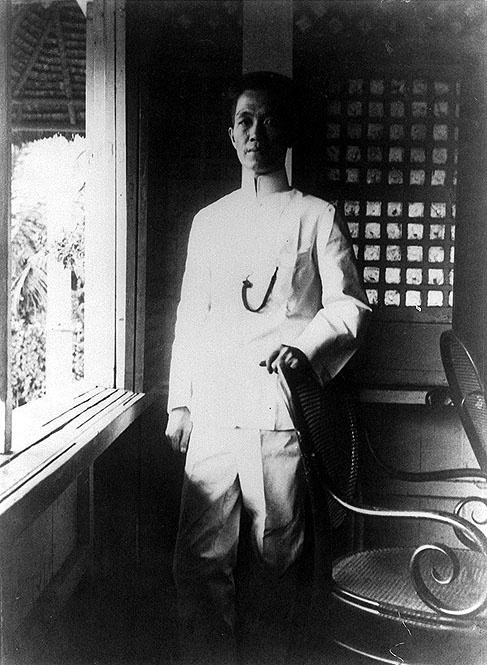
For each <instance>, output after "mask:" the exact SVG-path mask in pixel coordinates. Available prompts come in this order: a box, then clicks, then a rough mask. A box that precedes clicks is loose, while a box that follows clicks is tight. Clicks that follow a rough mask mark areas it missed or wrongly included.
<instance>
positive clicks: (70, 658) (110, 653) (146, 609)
mask: <svg viewBox="0 0 487 665" xmlns="http://www.w3.org/2000/svg"><path fill="white" fill-rule="evenodd" d="M272 619H273V622H272V621H271V623H270V624H269V626H268V631H267V632H265V633H262V634H264V635H265V639H267V638H269V639H270V640H272V639H276V640H277V641H280V640H281V638H282V629H281V628H280V627H279V616H277V615H273V617H272ZM176 631H177V622H176V592H175V587H174V583H173V581H172V576H171V560H170V556H169V553H167V552H165V553H164V552H163V553H162V554H161V555H154V556H153V557H152V558H151V560H150V561H147V560H146V561H145V562H144V564H143V565H142V566H141V567H139V569H137V568H136V567H128V568H126V569H125V570H123V569H119V570H115V571H113V570H112V571H107V567H106V566H105V570H104V574H103V576H101V577H100V578H99V579H95V581H94V582H93V583H90V580H88V579H86V580H84V581H83V583H82V584H81V586H80V587H79V589H78V590H77V592H76V593H75V595H74V596H73V597H72V599H71V600H70V602H69V603H68V605H67V606H66V607H65V608H64V610H63V611H62V612H61V613H60V615H59V616H58V617H57V618H56V620H55V621H54V622H53V624H52V626H51V628H50V630H49V633H48V635H47V637H46V636H43V637H42V639H40V640H39V641H37V643H36V641H35V640H34V641H33V642H32V644H31V645H30V649H29V653H28V654H26V653H24V654H23V655H22V658H19V659H18V660H17V661H14V662H12V663H9V664H8V665H183V664H182V663H181V662H180V660H179V658H178V649H177V640H176ZM279 633H281V635H280V634H279ZM260 639H261V640H262V637H261V638H260ZM249 640H250V641H249V643H250V644H251V646H252V655H249V654H247V655H246V656H244V657H243V659H242V665H361V663H360V662H359V661H358V660H356V659H355V658H354V657H353V656H348V655H345V654H343V653H334V652H333V653H332V651H331V650H330V649H329V648H326V649H325V651H326V653H323V654H322V655H320V656H319V657H318V658H316V657H315V658H312V659H309V658H308V657H299V658H298V657H293V656H289V655H286V653H285V652H284V651H283V650H282V649H279V648H278V649H274V648H273V646H272V645H271V646H269V644H263V643H259V637H258V635H257V634H256V635H255V638H254V636H253V635H250V636H249Z"/></svg>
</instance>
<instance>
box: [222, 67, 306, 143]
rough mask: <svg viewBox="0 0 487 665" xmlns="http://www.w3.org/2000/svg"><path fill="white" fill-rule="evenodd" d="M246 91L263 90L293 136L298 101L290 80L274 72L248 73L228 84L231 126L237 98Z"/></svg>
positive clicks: (293, 85)
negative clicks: (274, 101)
mask: <svg viewBox="0 0 487 665" xmlns="http://www.w3.org/2000/svg"><path fill="white" fill-rule="evenodd" d="M246 90H265V91H266V92H268V93H269V94H271V95H272V97H274V98H275V100H276V101H277V107H278V109H279V112H280V113H281V114H282V117H283V118H284V119H285V120H286V121H287V123H288V124H289V127H290V130H291V135H292V136H293V135H294V131H295V126H296V121H297V117H298V99H297V97H298V96H297V92H296V87H295V84H294V82H293V80H292V79H290V78H289V77H288V76H284V75H283V74H277V73H276V72H266V71H263V72H248V73H247V74H243V76H241V77H240V78H239V79H237V80H236V81H234V82H233V83H231V84H230V86H229V88H228V99H229V103H230V115H231V121H232V124H233V122H234V120H235V109H236V108H237V102H238V100H239V97H240V96H241V95H242V94H243V93H244V92H245V91H246Z"/></svg>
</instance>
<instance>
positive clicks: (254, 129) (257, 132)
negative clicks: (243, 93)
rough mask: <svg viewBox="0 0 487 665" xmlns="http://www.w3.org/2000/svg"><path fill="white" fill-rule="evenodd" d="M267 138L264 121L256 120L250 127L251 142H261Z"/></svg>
mask: <svg viewBox="0 0 487 665" xmlns="http://www.w3.org/2000/svg"><path fill="white" fill-rule="evenodd" d="M263 136H265V125H264V123H263V121H262V120H259V119H258V118H257V119H256V120H254V122H253V123H252V126H251V127H250V132H249V138H250V139H251V140H254V141H256V140H259V139H261V138H262V137H263Z"/></svg>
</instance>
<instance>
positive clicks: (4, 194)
mask: <svg viewBox="0 0 487 665" xmlns="http://www.w3.org/2000/svg"><path fill="white" fill-rule="evenodd" d="M9 21H10V5H9V3H8V2H0V62H2V63H3V66H2V67H0V436H1V437H2V442H1V444H0V445H1V446H2V450H3V452H4V453H8V452H9V451H10V448H11V437H12V421H11V417H12V414H11V401H10V283H11V274H10V273H11V267H10V266H11V255H10V249H11V243H10V196H11V166H10V162H11V154H10V150H11V141H10V113H9V109H10V104H9V99H10V94H9V93H10V88H9V76H8V72H9V71H10V67H9V62H10V35H9Z"/></svg>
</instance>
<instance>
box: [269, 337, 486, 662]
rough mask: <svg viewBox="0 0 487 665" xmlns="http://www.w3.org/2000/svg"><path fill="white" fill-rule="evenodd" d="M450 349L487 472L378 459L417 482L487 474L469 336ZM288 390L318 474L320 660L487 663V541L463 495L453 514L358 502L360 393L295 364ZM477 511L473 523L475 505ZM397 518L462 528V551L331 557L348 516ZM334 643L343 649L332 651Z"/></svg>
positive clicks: (422, 549) (461, 404) (310, 475)
mask: <svg viewBox="0 0 487 665" xmlns="http://www.w3.org/2000/svg"><path fill="white" fill-rule="evenodd" d="M441 352H442V358H443V362H444V365H445V371H446V374H447V378H448V381H449V384H450V386H451V393H450V394H451V397H452V399H453V402H454V405H455V407H456V408H457V409H458V411H459V414H460V417H461V419H462V423H463V425H464V428H465V431H466V433H467V435H468V437H469V439H470V441H471V443H472V448H473V450H474V452H475V454H476V457H477V460H478V462H479V466H480V469H452V470H444V471H439V472H427V473H408V472H402V471H398V470H394V469H391V468H390V467H386V465H384V464H382V463H381V462H380V460H377V462H378V463H379V464H380V465H381V466H382V467H383V468H385V469H386V470H387V471H389V472H391V473H392V474H393V475H394V476H395V477H396V478H399V479H401V480H404V481H411V482H422V481H427V482H432V481H436V480H449V479H465V478H474V479H476V480H478V481H480V482H482V481H486V480H487V457H486V449H487V444H486V442H487V408H486V403H485V395H484V390H483V387H482V383H481V381H480V379H479V375H478V372H477V370H476V369H475V366H474V364H473V362H472V360H471V358H470V356H469V354H468V352H467V351H466V349H465V347H464V346H463V345H462V344H461V342H460V341H459V340H458V339H457V338H456V337H455V336H454V335H453V333H451V332H448V333H446V334H443V336H442V338H441ZM280 385H281V389H282V392H283V394H284V397H285V399H286V403H287V405H288V408H289V410H290V413H291V416H292V418H293V422H294V424H295V426H296V429H297V431H298V434H299V441H300V446H301V453H302V459H303V463H304V468H305V472H306V477H307V481H308V489H309V496H310V504H311V516H312V520H311V521H312V526H313V535H314V587H313V594H312V598H313V600H312V601H310V602H311V604H312V605H313V607H312V608H311V609H310V615H311V616H312V617H313V621H312V622H311V624H312V628H311V629H310V630H311V631H314V632H315V633H316V631H317V630H318V631H319V632H321V633H322V638H323V639H322V640H321V642H320V640H319V639H318V640H317V639H316V635H315V636H314V637H313V638H311V640H310V643H313V644H315V645H316V644H321V645H323V646H322V647H321V648H322V653H321V654H320V653H318V654H316V653H315V659H313V658H311V657H310V658H309V662H313V663H318V662H319V663H320V664H323V663H330V664H332V665H339V663H342V662H343V663H370V662H381V663H390V664H394V665H402V663H407V664H409V665H433V664H435V663H438V664H440V663H441V665H460V663H461V664H462V665H485V664H486V663H487V610H486V607H487V538H486V537H485V535H484V534H483V532H482V531H481V530H480V528H479V526H480V522H479V521H478V518H477V524H473V523H472V522H475V519H476V518H475V510H474V508H473V506H476V505H478V503H479V502H480V504H481V507H482V508H484V509H485V507H486V506H487V501H486V500H485V499H479V498H478V497H465V498H464V499H463V500H461V501H460V502H459V504H458V506H457V508H456V509H455V511H454V512H453V513H448V512H445V511H423V510H421V511H406V510H385V509H383V508H378V507H374V506H366V505H363V504H361V503H360V502H359V501H357V500H356V498H355V497H356V494H357V492H356V491H355V490H356V487H357V477H358V456H359V450H360V449H361V446H362V444H363V440H364V438H365V437H364V435H363V432H362V431H361V426H360V421H359V418H358V410H357V400H356V398H355V396H354V395H353V393H352V392H351V390H350V388H349V386H348V385H347V382H346V381H345V380H344V379H343V378H341V377H338V378H337V379H334V380H333V381H332V382H331V383H330V384H329V385H328V386H326V387H325V388H322V387H321V386H320V385H319V384H318V382H317V381H316V380H315V379H314V377H313V376H312V375H311V374H310V373H309V372H305V373H301V372H298V371H296V370H290V369H288V368H285V369H284V370H283V371H282V373H281V381H280ZM469 510H471V515H470V518H471V520H467V519H466V518H465V517H464V515H465V512H466V511H467V512H468V511H469ZM348 511H352V513H354V514H356V515H357V514H358V515H362V516H369V517H373V518H377V519H379V520H383V521H384V527H385V528H387V520H427V521H430V522H436V523H441V524H443V525H446V527H447V528H451V529H452V530H453V532H454V533H455V536H456V540H457V541H458V547H455V548H454V549H453V548H451V547H448V546H446V545H442V544H438V543H433V544H424V545H421V546H419V547H411V548H399V547H391V548H388V549H375V550H366V551H363V550H362V551H353V552H352V553H349V554H346V555H344V556H340V557H339V558H338V559H335V560H333V561H332V550H331V547H330V534H331V533H332V531H333V529H335V528H336V527H337V526H338V525H340V523H341V522H342V521H343V519H344V516H345V514H346V513H347V512H348ZM326 644H333V645H334V646H335V648H337V645H339V653H341V654H342V655H341V656H337V655H336V654H335V655H333V656H328V658H327V654H326V653H325V651H327V647H326V646H325V645H326Z"/></svg>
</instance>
